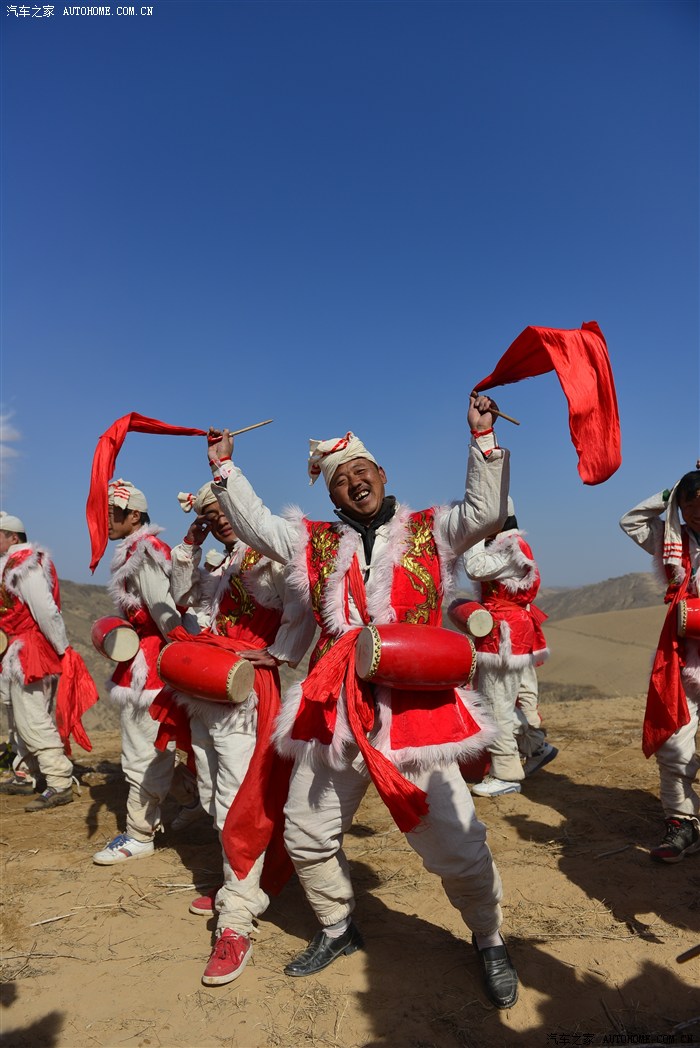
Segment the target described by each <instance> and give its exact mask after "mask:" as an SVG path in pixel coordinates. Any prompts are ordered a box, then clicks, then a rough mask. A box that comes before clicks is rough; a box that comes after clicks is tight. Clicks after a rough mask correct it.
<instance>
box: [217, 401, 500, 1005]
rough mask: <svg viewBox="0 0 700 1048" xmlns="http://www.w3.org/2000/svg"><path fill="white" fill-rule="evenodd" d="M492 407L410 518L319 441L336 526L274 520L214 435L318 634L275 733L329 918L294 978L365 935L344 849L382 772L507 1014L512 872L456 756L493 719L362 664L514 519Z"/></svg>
mask: <svg viewBox="0 0 700 1048" xmlns="http://www.w3.org/2000/svg"><path fill="white" fill-rule="evenodd" d="M490 405H491V401H490V400H489V398H488V397H477V398H472V399H471V401H470V408H469V416H468V417H469V423H470V426H471V428H472V433H473V437H474V439H473V442H472V446H471V448H470V452H469V466H468V472H467V482H466V492H465V495H464V498H463V500H462V501H461V502H460V503H459V504H457V505H456V506H454V507H453V508H451V509H449V508H445V507H443V508H437V509H429V510H424V511H422V512H418V513H414V512H411V510H409V509H408V508H407V507H405V506H402V505H400V504H399V503H397V501H396V499H394V498H393V497H392V496H387V495H386V492H385V484H386V474H385V472H384V470H383V468H382V467H381V466H380V465H379V464H378V463H377V460H376V459H375V457H374V456H373V455H372V454H371V453H370V452H369V451H368V450H367V448H366V447H365V446H364V445H363V444H362V442H361V441H360V440H359V439H358V438H357V437H355V436H354V435H353V434H352V433H347V434H346V436H345V437H343V438H340V439H337V440H328V441H321V442H319V441H313V442H312V449H311V455H310V459H309V473H310V476H311V481H312V483H313V481H314V480H315V479H316V477H317V476H319V475H323V478H324V480H325V482H326V484H327V486H328V491H329V494H330V497H331V501H332V502H333V504H334V506H335V507H336V513H337V516H338V517H339V522H338V523H335V524H331V523H326V522H314V521H309V520H306V519H305V518H303V517H302V516H301V515H300V514H297V515H296V516H290V517H289V518H287V519H283V518H281V517H277V516H274V515H273V514H271V513H270V511H269V510H268V509H267V508H266V507H265V506H264V505H263V504H262V502H261V501H260V499H259V498H258V497H257V495H256V494H255V492H254V491H253V489H252V488H251V486H250V484H249V483H248V482H247V480H246V478H245V477H244V476H243V474H242V473H241V471H240V470H239V469H237V468H236V467H235V466H233V464H232V463H231V462H230V461H229V459H230V455H231V452H232V447H233V445H232V440H231V438H230V436H229V435H228V431H227V430H224V431H223V434H221V433H219V431H211V433H210V441H216V438H217V437H219V438H220V439H219V440H218V441H217V442H213V443H210V448H209V457H210V460H211V461H212V465H213V469H214V473H215V476H216V477H217V478H219V479H220V482H221V484H222V485H223V486H222V489H221V492H220V494H219V501H220V504H221V507H222V509H223V510H224V511H225V513H226V516H227V517H228V519H229V520H230V521H231V523H232V525H233V527H234V530H235V531H236V533H237V534H238V535H240V536H241V538H242V539H243V540H244V541H246V542H248V543H249V544H250V545H252V546H253V547H254V548H256V549H258V550H260V551H261V552H262V553H265V554H267V555H268V556H270V557H271V558H273V559H275V560H278V561H280V562H283V563H286V564H289V565H290V569H289V578H290V581H291V583H292V584H293V585H294V587H295V589H296V590H297V591H298V592H299V594H300V596H302V597H303V599H304V600H305V601H306V602H307V603H308V604H309V605H310V606H311V607H312V608H313V611H314V614H315V616H316V620H317V622H318V625H319V627H320V630H321V635H320V638H319V640H318V643H317V645H316V647H315V649H314V652H313V653H312V657H311V664H310V665H311V667H312V669H311V672H310V674H309V676H308V677H307V678H306V680H305V681H304V682H303V684H302V685H299V686H296V687H294V688H292V689H291V691H290V693H289V694H288V695H286V696H285V701H284V704H283V709H282V714H281V716H280V718H279V721H278V725H277V727H276V729H275V741H276V745H277V747H278V750H279V751H280V752H281V753H283V754H285V755H289V756H293V757H294V758H295V766H294V771H293V773H292V778H291V782H290V789H289V796H288V800H287V804H286V808H285V817H286V822H285V842H286V846H287V850H288V852H289V854H290V856H291V858H292V860H293V862H294V866H295V868H296V871H297V874H298V877H299V880H300V882H301V884H302V886H303V888H304V891H305V893H306V896H307V899H308V900H309V902H310V904H311V906H312V908H313V910H314V912H315V914H316V916H317V918H318V920H319V922H320V925H321V929H320V931H319V932H318V934H316V935H315V936H314V938H313V939H312V941H311V943H310V944H309V946H308V948H307V949H305V950H304V951H303V952H302V953H301V954H300V955H299V956H298V957H296V958H295V959H294V960H293V961H292V962H291V963H290V964H288V965H287V967H286V968H285V973H286V974H287V975H291V976H306V975H312V974H314V973H315V972H318V971H320V970H322V969H323V968H325V967H326V966H327V965H329V964H331V963H332V962H333V961H334V960H335V959H336V958H337V957H339V956H340V955H342V954H349V953H352V952H354V951H355V950H357V949H359V948H361V946H362V945H363V943H362V938H361V936H360V933H359V931H358V929H357V928H356V926H355V925H354V923H353V922H352V920H351V914H352V912H353V910H354V907H355V900H354V895H353V889H352V884H351V882H350V877H349V872H348V865H347V861H346V859H345V857H344V855H343V852H342V848H341V846H342V839H343V834H344V833H345V832H346V831H347V830H348V829H349V827H350V825H351V823H352V819H353V816H354V813H355V812H356V810H357V808H358V806H359V804H360V802H361V800H362V797H363V795H364V794H365V792H366V790H367V787H368V785H369V782H370V780H371V781H373V782H374V783H375V785H376V786H377V789H378V790H379V793H380V795H381V797H382V799H383V800H384V801H385V803H386V804H387V805H388V806H389V809H390V811H391V813H392V815H393V817H394V819H395V820H396V822H397V825H399V827H400V828H402V829H403V830H404V831H405V832H406V836H407V840H408V841H409V843H410V844H411V846H412V847H413V848H414V849H415V851H417V852H418V854H419V855H420V856H421V858H422V860H423V863H424V865H425V867H426V869H428V870H430V871H431V872H433V873H436V874H437V875H438V876H439V877H440V878H441V880H442V884H443V887H444V888H445V891H446V893H447V895H448V898H449V899H450V902H451V903H452V905H453V906H455V907H456V908H457V909H458V910H459V912H460V913H461V915H462V917H463V919H464V921H465V923H466V924H467V926H468V927H469V928H471V930H472V932H473V944H474V946H475V948H476V951H477V956H478V958H479V961H480V965H481V969H482V974H483V977H484V980H485V985H486V989H487V992H488V994H489V997H490V999H491V1000H492V1001H493V1003H494V1004H496V1006H497V1007H499V1008H508V1007H510V1006H511V1005H512V1004H514V1003H515V1001H516V999H517V975H516V973H515V969H514V967H513V965H512V962H511V960H510V957H509V955H508V951H507V950H506V947H505V944H504V942H503V940H502V938H501V935H500V931H499V928H500V925H501V919H502V916H501V909H500V905H499V903H500V899H501V894H502V888H501V880H500V877H499V874H498V871H497V870H496V867H495V865H494V862H493V859H492V856H491V853H490V851H489V848H488V846H487V844H486V829H485V827H484V826H483V824H482V823H480V822H479V821H478V819H477V818H476V815H475V813H474V806H473V802H472V799H471V796H470V794H469V790H468V789H467V786H466V784H465V782H464V780H463V779H462V776H461V774H460V772H459V769H458V766H457V761H458V760H459V759H460V758H462V757H467V756H468V755H469V754H471V753H473V752H475V751H478V750H480V749H481V748H482V747H483V745H484V744H485V743H486V742H488V740H489V738H490V737H491V734H492V731H491V726H490V724H489V723H488V718H487V717H486V716H485V715H484V714H483V712H482V711H481V710H480V709H479V706H478V703H477V702H471V701H470V699H469V695H468V693H467V692H465V691H460V690H456V689H454V688H450V689H444V690H442V691H440V692H439V693H432V695H431V701H430V702H426V699H425V692H423V693H421V694H420V696H417V695H416V694H415V693H414V692H411V691H401V692H397V691H395V690H393V689H390V688H385V687H376V688H372V687H371V686H369V685H367V684H365V683H364V682H363V681H360V679H359V678H358V677H357V676H356V674H355V670H354V649H355V644H356V642H357V637H358V635H359V633H360V629H361V627H363V626H364V625H366V624H368V623H376V624H384V623H391V622H397V621H398V622H403V623H411V624H413V625H411V626H410V629H411V630H413V629H414V628H415V629H416V631H417V630H419V629H421V628H425V627H427V626H438V625H440V623H441V609H442V602H443V596H444V594H445V591H446V589H447V588H448V586H449V585H450V583H451V579H452V574H453V571H454V565H455V561H456V558H457V557H458V556H459V555H460V554H461V553H463V552H464V551H465V550H466V549H467V548H468V547H469V546H470V545H472V544H473V543H474V542H477V541H479V540H480V539H482V538H485V537H486V536H487V535H489V534H491V533H493V532H494V531H495V530H497V529H498V527H499V526H500V524H501V522H502V521H503V520H504V518H505V515H506V496H507V490H508V487H507V486H508V454H507V452H506V451H504V450H503V449H501V448H500V447H499V446H498V443H497V441H496V439H495V435H494V432H493V425H492V422H493V418H492V415H491V412H490ZM470 694H471V695H472V697H473V693H470ZM436 695H437V696H438V697H437V698H436V697H435V696H436Z"/></svg>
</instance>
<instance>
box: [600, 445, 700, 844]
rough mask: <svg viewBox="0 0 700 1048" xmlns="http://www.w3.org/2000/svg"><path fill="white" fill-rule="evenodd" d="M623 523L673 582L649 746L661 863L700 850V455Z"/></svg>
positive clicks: (648, 721)
mask: <svg viewBox="0 0 700 1048" xmlns="http://www.w3.org/2000/svg"><path fill="white" fill-rule="evenodd" d="M664 515H665V519H662V518H663V517H664ZM620 527H621V528H622V530H623V531H624V532H625V534H627V535H629V537H630V538H631V539H632V540H633V541H634V542H636V543H637V545H639V546H641V547H642V549H644V550H646V552H647V553H651V555H652V557H653V558H654V562H655V565H656V567H657V569H658V570H659V573H660V574H661V575H662V576H663V577H664V578H665V580H666V583H667V587H668V588H667V592H666V603H667V604H668V605H669V608H668V612H667V615H666V621H665V623H664V626H663V629H662V631H661V636H660V638H659V646H658V649H657V653H656V658H655V660H654V665H653V668H652V672H651V678H650V681H649V692H648V695H647V705H646V711H645V715H644V730H643V736H642V748H643V750H644V754H645V756H646V757H651V755H652V754H654V756H655V757H656V763H657V765H658V768H659V779H660V783H659V785H660V794H661V806H662V808H663V813H664V818H665V820H666V832H665V834H664V837H663V839H662V840H661V842H660V844H659V845H657V847H656V848H652V849H651V851H650V853H649V854H650V857H651V858H652V859H653V860H654V862H666V863H675V862H680V861H681V860H682V859H683V858H684V857H685V856H686V855H693V854H696V853H698V852H700V794H699V793H698V790H697V779H698V772H699V771H700V752H699V751H698V746H697V733H698V726H699V725H700V587H699V585H698V578H699V577H700V461H699V462H698V463H697V466H696V469H694V470H692V471H691V472H690V473H686V474H685V475H684V476H682V477H681V479H680V480H679V481H678V482H677V483H676V484H675V485H674V486H673V488H671V489H670V490H668V489H666V490H665V491H660V492H659V493H658V494H656V495H652V496H651V498H648V499H645V500H644V502H640V504H639V505H638V506H635V507H634V509H631V510H630V511H629V512H628V513H625V515H624V517H623V518H622V519H621V521H620Z"/></svg>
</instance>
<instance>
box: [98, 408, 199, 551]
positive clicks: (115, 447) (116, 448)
mask: <svg viewBox="0 0 700 1048" xmlns="http://www.w3.org/2000/svg"><path fill="white" fill-rule="evenodd" d="M127 433H160V434H165V435H168V436H176V437H205V436H206V435H207V434H206V430H204V429H190V428H188V427H185V426H171V425H169V424H168V423H167V422H160V421H159V420H158V419H157V418H147V417H146V416H145V415H139V414H138V412H136V411H131V412H130V413H129V414H128V415H122V417H121V418H118V419H117V421H116V422H113V423H112V425H111V426H110V427H109V429H107V430H105V432H104V433H103V434H102V436H101V437H100V439H99V440H98V441H97V447H96V448H95V454H94V456H93V459H92V472H91V475H90V491H89V493H88V498H87V505H86V507H85V514H86V517H87V525H88V532H89V533H90V546H91V550H92V559H91V561H90V571H94V570H95V568H96V567H97V565H98V564H99V563H100V560H101V559H102V555H103V553H104V551H105V549H106V548H107V518H108V514H109V506H108V502H107V489H108V485H109V482H110V480H111V479H112V477H113V476H114V466H115V464H116V461H117V455H118V454H119V452H120V450H121V446H122V444H123V443H124V439H125V437H126V435H127Z"/></svg>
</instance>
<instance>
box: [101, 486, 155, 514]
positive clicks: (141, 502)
mask: <svg viewBox="0 0 700 1048" xmlns="http://www.w3.org/2000/svg"><path fill="white" fill-rule="evenodd" d="M109 504H110V506H119V508H120V509H130V510H131V509H135V510H137V511H138V512H139V513H147V512H148V503H147V502H146V496H145V495H144V493H143V492H142V491H139V489H138V488H135V487H134V485H133V484H132V483H131V481H130V480H121V479H120V480H112V481H110V484H109Z"/></svg>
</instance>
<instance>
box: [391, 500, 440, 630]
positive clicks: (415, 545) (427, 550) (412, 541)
mask: <svg viewBox="0 0 700 1048" xmlns="http://www.w3.org/2000/svg"><path fill="white" fill-rule="evenodd" d="M408 539H409V545H408V549H407V550H406V552H405V553H404V555H403V557H402V559H401V567H402V568H404V569H405V570H406V572H407V574H408V579H409V581H410V583H411V585H412V586H413V588H414V589H415V590H416V592H417V593H420V594H421V596H423V597H424V600H423V602H422V603H421V604H417V605H416V606H415V608H413V609H412V610H411V611H409V612H408V613H407V615H406V620H405V621H406V622H412V623H414V624H423V625H425V624H427V623H428V622H429V621H430V613H431V611H435V610H436V609H437V607H438V605H439V599H440V598H439V593H438V588H437V586H436V584H435V579H434V578H433V576H432V575H431V573H430V571H429V570H428V568H427V567H426V564H428V563H432V562H434V561H436V560H437V548H436V546H435V539H434V538H433V533H432V530H431V528H430V524H429V523H428V521H427V520H426V517H425V514H424V513H421V514H419V515H418V516H416V517H414V518H413V519H412V520H410V521H409V523H408ZM421 561H422V563H421Z"/></svg>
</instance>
